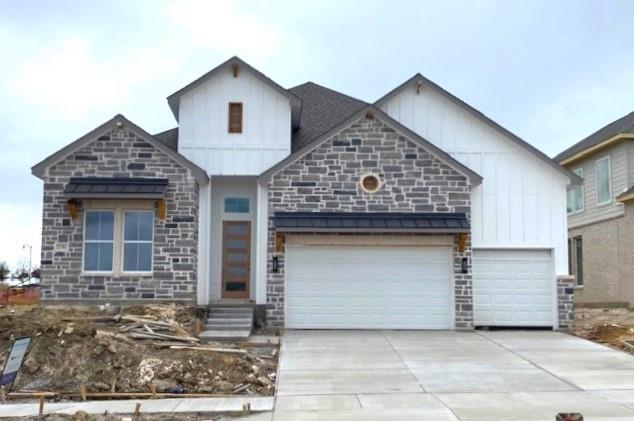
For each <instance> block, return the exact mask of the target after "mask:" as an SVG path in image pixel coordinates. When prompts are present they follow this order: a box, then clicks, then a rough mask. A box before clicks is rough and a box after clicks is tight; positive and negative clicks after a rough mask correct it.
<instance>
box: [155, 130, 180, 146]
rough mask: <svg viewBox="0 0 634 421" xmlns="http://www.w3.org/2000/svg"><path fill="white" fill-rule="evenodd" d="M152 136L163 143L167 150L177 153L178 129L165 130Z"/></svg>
mask: <svg viewBox="0 0 634 421" xmlns="http://www.w3.org/2000/svg"><path fill="white" fill-rule="evenodd" d="M152 136H154V137H155V138H156V139H158V140H159V141H161V142H163V143H164V144H165V146H167V147H168V148H170V149H173V150H175V151H177V152H178V127H174V128H173V129H169V130H165V131H164V132H160V133H155V134H153V135H152Z"/></svg>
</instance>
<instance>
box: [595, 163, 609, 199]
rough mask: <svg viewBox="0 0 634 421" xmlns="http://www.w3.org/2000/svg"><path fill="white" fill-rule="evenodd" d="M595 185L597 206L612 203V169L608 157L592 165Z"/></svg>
mask: <svg viewBox="0 0 634 421" xmlns="http://www.w3.org/2000/svg"><path fill="white" fill-rule="evenodd" d="M594 172H595V184H596V187H597V205H604V204H607V203H610V202H611V201H612V168H611V163H610V157H609V156H606V157H603V158H601V159H599V160H597V161H596V162H595V163H594Z"/></svg>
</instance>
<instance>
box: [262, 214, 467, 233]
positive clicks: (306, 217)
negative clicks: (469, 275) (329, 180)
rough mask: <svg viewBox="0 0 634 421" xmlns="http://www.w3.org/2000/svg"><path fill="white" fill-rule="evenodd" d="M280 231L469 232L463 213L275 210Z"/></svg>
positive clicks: (275, 220) (276, 223) (277, 226)
mask: <svg viewBox="0 0 634 421" xmlns="http://www.w3.org/2000/svg"><path fill="white" fill-rule="evenodd" d="M273 221H274V223H275V229H276V230H277V231H279V232H360V233H363V232H383V233H390V232H399V233H404V232H411V233H468V232H469V231H470V226H469V221H468V220H467V216H466V215H465V214H464V213H366V212H350V213H330V212H329V213H323V212H276V213H275V215H274V216H273Z"/></svg>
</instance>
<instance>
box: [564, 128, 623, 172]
mask: <svg viewBox="0 0 634 421" xmlns="http://www.w3.org/2000/svg"><path fill="white" fill-rule="evenodd" d="M630 139H634V133H629V132H627V133H619V134H617V135H614V136H612V137H609V138H607V139H605V140H603V141H601V142H599V143H597V144H596V145H593V146H589V147H587V148H585V149H582V150H580V151H578V152H576V153H574V154H572V155H568V154H567V153H566V151H564V152H562V153H560V154H559V155H557V156H556V157H555V158H554V159H555V160H556V161H558V162H559V163H560V164H561V165H570V164H573V163H575V162H577V161H579V160H581V159H583V158H586V157H588V156H590V155H592V154H593V153H596V152H599V151H600V150H602V149H605V148H607V147H608V146H612V145H614V144H616V143H619V142H621V141H623V140H630ZM574 146H575V145H573V146H572V147H571V148H574Z"/></svg>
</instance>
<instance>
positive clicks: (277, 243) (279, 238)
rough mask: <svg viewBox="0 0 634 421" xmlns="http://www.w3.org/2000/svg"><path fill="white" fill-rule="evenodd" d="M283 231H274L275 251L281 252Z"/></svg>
mask: <svg viewBox="0 0 634 421" xmlns="http://www.w3.org/2000/svg"><path fill="white" fill-rule="evenodd" d="M284 238H285V237H284V233H283V232H279V231H278V232H276V233H275V252H276V253H281V252H282V249H283V248H284Z"/></svg>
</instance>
